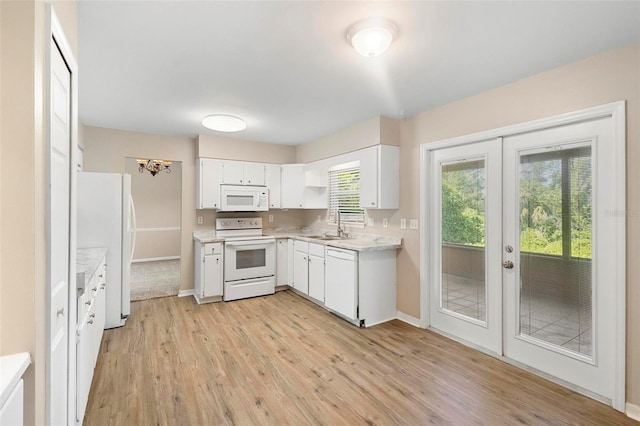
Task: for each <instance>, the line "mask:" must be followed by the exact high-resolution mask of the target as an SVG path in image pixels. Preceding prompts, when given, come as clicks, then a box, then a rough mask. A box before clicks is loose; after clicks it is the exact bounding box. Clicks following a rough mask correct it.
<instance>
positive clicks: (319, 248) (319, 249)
mask: <svg viewBox="0 0 640 426" xmlns="http://www.w3.org/2000/svg"><path fill="white" fill-rule="evenodd" d="M309 254H313V255H315V256H318V257H324V244H312V243H309Z"/></svg>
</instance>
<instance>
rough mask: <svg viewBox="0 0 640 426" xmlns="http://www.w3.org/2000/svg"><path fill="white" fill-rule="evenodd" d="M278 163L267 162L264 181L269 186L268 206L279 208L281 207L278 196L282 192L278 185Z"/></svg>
mask: <svg viewBox="0 0 640 426" xmlns="http://www.w3.org/2000/svg"><path fill="white" fill-rule="evenodd" d="M280 173H281V171H280V165H279V164H267V165H266V174H267V177H266V183H267V188H269V208H271V209H279V208H280V207H281V203H280V197H281V194H282V191H281V189H280V188H281V186H280Z"/></svg>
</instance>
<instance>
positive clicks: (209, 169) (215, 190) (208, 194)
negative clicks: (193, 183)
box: [196, 158, 222, 209]
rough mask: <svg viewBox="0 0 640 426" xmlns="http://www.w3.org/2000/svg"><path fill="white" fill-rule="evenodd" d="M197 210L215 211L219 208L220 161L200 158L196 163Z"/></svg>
mask: <svg viewBox="0 0 640 426" xmlns="http://www.w3.org/2000/svg"><path fill="white" fill-rule="evenodd" d="M197 166H198V171H197V175H196V176H197V177H196V179H197V183H198V185H197V194H196V195H197V200H196V201H197V202H196V208H197V209H217V208H219V206H220V183H221V182H222V161H221V160H216V159H213V158H200V159H199V160H198V161H197Z"/></svg>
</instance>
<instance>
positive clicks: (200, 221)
mask: <svg viewBox="0 0 640 426" xmlns="http://www.w3.org/2000/svg"><path fill="white" fill-rule="evenodd" d="M202 222H204V220H203V219H202V216H198V225H202Z"/></svg>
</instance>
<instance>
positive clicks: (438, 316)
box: [423, 104, 625, 410]
mask: <svg viewBox="0 0 640 426" xmlns="http://www.w3.org/2000/svg"><path fill="white" fill-rule="evenodd" d="M607 107H608V108H607ZM620 117H624V108H623V105H620V104H612V105H610V106H605V107H601V108H600V109H592V110H586V111H583V112H580V113H575V119H574V120H566V117H562V118H559V117H558V118H555V120H556V121H554V119H549V120H546V121H542V122H536V123H530V125H529V128H527V127H526V125H522V126H519V127H518V128H513V129H509V128H507V129H499V130H497V131H495V132H493V134H490V133H487V134H485V135H476V136H473V135H472V136H471V137H469V138H468V139H467V140H458V141H455V142H454V143H451V142H445V143H441V144H436V145H435V146H434V145H430V146H429V145H426V146H423V154H425V155H424V158H425V162H424V166H425V168H426V169H427V170H428V173H427V174H425V177H426V180H427V183H428V185H427V190H426V192H427V197H428V198H426V199H427V200H428V208H426V207H424V206H423V208H424V209H425V212H424V213H425V214H426V215H427V217H428V218H429V222H428V224H429V226H428V230H427V233H426V235H425V245H426V246H427V247H428V249H427V252H428V253H429V254H428V257H426V258H423V261H424V262H426V263H423V265H425V266H428V269H426V270H428V271H430V273H429V274H428V279H427V281H428V282H427V285H426V289H425V287H424V286H423V289H425V290H427V296H428V307H429V309H428V321H429V324H430V325H431V327H433V328H434V329H436V330H438V331H441V332H443V333H445V334H448V335H451V336H453V337H455V338H457V339H460V340H463V341H464V342H467V343H469V344H472V345H474V346H476V347H478V348H480V349H482V350H484V351H487V352H490V353H493V354H495V355H498V356H504V357H506V358H508V359H510V360H513V361H515V362H517V363H519V364H521V365H524V366H527V367H529V368H531V369H533V370H534V371H537V372H541V373H543V374H544V375H547V376H551V377H552V378H555V379H558V380H559V381H561V382H563V383H565V384H568V385H570V386H572V387H575V388H576V389H578V390H580V391H582V392H583V393H586V394H588V395H590V396H593V397H596V398H598V399H601V400H604V401H606V402H608V403H610V404H611V405H613V406H614V408H617V409H619V410H621V409H624V367H623V365H624V306H625V304H624V285H625V282H624V239H625V234H624V217H622V218H621V217H619V215H615V214H613V213H614V212H615V211H618V212H619V211H624V188H625V185H624V138H620V137H618V136H617V135H619V133H617V132H618V131H619V126H620V120H622V122H624V120H623V119H621V118H620ZM556 123H558V124H556ZM622 134H624V133H622ZM481 136H492V137H484V138H483V137H481ZM620 169H622V171H623V172H622V174H621V173H615V172H613V173H612V172H611V171H618V172H619V170H620Z"/></svg>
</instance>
